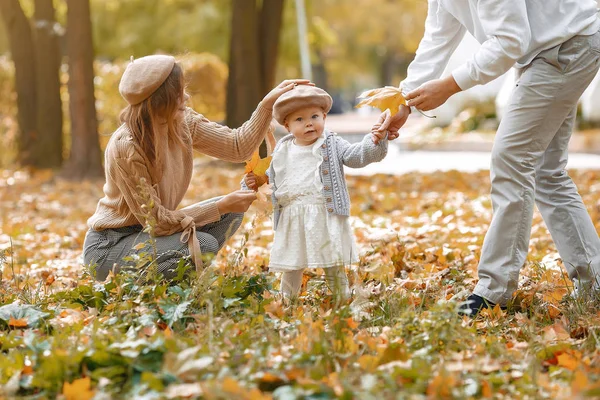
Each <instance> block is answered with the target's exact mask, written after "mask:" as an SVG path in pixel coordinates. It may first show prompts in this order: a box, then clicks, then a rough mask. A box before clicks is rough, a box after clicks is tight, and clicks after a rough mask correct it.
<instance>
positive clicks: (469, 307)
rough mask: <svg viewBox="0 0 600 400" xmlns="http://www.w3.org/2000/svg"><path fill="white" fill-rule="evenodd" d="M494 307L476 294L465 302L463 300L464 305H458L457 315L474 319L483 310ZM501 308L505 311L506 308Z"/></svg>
mask: <svg viewBox="0 0 600 400" xmlns="http://www.w3.org/2000/svg"><path fill="white" fill-rule="evenodd" d="M495 306H496V304H495V303H492V302H491V301H488V300H486V299H484V298H483V297H481V296H477V295H476V294H472V295H470V296H469V298H468V299H467V300H465V302H464V303H462V304H461V305H460V307H459V308H458V315H466V316H468V317H471V318H474V317H475V316H477V314H479V312H480V311H481V310H483V309H484V308H494V307H495ZM501 308H502V309H503V310H506V307H501Z"/></svg>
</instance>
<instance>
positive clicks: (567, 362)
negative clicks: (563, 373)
mask: <svg viewBox="0 0 600 400" xmlns="http://www.w3.org/2000/svg"><path fill="white" fill-rule="evenodd" d="M556 359H557V360H558V365H559V366H561V367H563V368H566V369H568V370H571V371H575V369H576V368H577V366H578V365H579V361H578V360H577V359H576V358H575V357H574V356H573V355H572V354H569V353H562V354H559V355H557V356H556Z"/></svg>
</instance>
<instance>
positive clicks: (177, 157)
mask: <svg viewBox="0 0 600 400" xmlns="http://www.w3.org/2000/svg"><path fill="white" fill-rule="evenodd" d="M303 83H308V81H284V82H282V83H281V84H280V85H279V86H277V87H276V88H274V89H273V90H272V91H271V92H270V93H269V94H267V95H266V96H265V98H264V99H263V100H262V101H261V103H260V104H259V105H258V107H257V108H256V111H255V112H254V114H253V115H252V117H251V118H250V120H248V121H247V122H246V123H244V124H243V125H242V126H241V127H240V128H238V129H230V128H228V127H226V126H222V125H219V124H217V123H213V122H210V121H209V120H207V119H206V118H204V117H203V116H202V115H200V114H198V113H196V112H194V111H193V110H191V109H190V108H187V107H186V106H185V103H186V100H187V99H188V96H187V94H186V93H185V91H184V76H183V71H182V69H181V67H180V65H179V64H178V63H177V62H176V60H175V58H174V57H172V56H166V55H154V56H147V57H142V58H140V59H137V60H134V61H132V62H131V63H130V64H129V65H128V66H127V68H126V70H125V72H124V73H123V76H122V78H121V82H120V84H119V91H120V93H121V95H122V96H123V97H124V98H125V100H126V101H127V103H128V105H127V107H126V108H125V109H124V110H123V112H122V113H121V122H122V125H121V126H120V127H119V128H118V129H117V130H116V132H114V133H113V135H112V137H111V139H110V141H109V143H108V146H107V148H106V151H105V163H104V169H105V175H106V184H105V185H104V197H103V198H102V199H100V201H99V202H98V206H97V208H96V212H95V213H94V215H93V216H92V217H91V218H90V219H89V220H88V225H89V228H90V230H89V231H88V233H87V235H86V238H85V243H84V250H83V259H84V263H85V264H86V265H87V266H89V267H91V268H93V270H94V273H95V276H96V279H97V280H104V279H105V278H106V277H107V276H108V274H109V272H110V271H111V270H114V271H115V272H118V270H119V269H120V268H121V267H124V266H127V265H128V264H127V262H125V261H123V260H122V259H123V257H126V256H131V255H133V254H135V252H136V251H138V250H136V248H138V247H139V246H136V245H137V244H138V243H143V242H146V241H147V240H148V239H149V235H148V233H146V232H144V228H143V226H145V225H146V222H147V221H148V220H151V221H152V222H151V225H152V226H153V228H154V230H153V234H154V235H155V236H156V254H157V268H158V271H159V272H160V273H162V274H163V275H164V276H165V277H166V278H171V277H173V276H174V270H175V268H176V267H177V264H178V261H179V260H180V259H181V258H182V257H186V256H189V255H191V256H192V260H193V262H194V264H195V265H196V268H199V267H200V266H201V259H200V254H201V253H208V254H216V253H217V252H218V251H219V250H220V249H221V247H222V246H223V244H224V243H225V241H226V240H227V239H228V238H229V237H230V236H231V235H232V234H233V233H234V232H235V231H236V230H237V229H238V227H239V226H240V223H241V221H242V216H243V213H244V212H245V211H246V210H247V209H248V207H249V206H250V204H251V203H252V202H253V201H254V200H255V199H256V196H255V194H254V192H252V191H248V190H238V191H235V192H233V193H230V194H227V195H225V196H222V197H218V198H214V199H209V200H206V201H202V202H199V203H196V204H193V205H191V206H188V207H185V208H182V209H177V207H178V205H179V203H180V202H181V200H182V199H183V197H184V195H185V192H186V191H187V189H188V186H189V184H190V180H191V176H192V168H193V150H197V151H199V152H201V153H204V154H206V155H209V156H212V157H216V158H219V159H221V160H225V161H230V162H242V161H244V160H246V159H249V158H250V156H251V154H252V153H253V152H254V150H255V149H256V148H257V147H258V146H259V144H260V142H261V141H262V140H263V138H264V136H265V134H266V133H267V132H268V131H269V129H270V124H271V115H272V108H273V104H274V103H275V100H277V98H278V97H279V96H280V95H282V94H283V93H285V92H286V91H288V90H290V89H292V88H293V87H294V85H296V84H303ZM140 251H147V249H145V250H140Z"/></svg>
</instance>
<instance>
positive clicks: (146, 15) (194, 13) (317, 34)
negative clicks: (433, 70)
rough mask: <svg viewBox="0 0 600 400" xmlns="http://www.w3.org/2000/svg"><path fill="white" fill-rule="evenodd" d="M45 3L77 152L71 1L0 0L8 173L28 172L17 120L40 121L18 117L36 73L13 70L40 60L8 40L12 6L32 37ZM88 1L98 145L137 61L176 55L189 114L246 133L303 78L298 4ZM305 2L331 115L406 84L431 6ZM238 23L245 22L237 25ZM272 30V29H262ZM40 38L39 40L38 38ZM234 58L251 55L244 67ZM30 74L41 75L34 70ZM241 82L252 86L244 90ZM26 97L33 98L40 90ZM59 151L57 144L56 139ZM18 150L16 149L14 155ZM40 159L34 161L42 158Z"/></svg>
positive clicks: (67, 142)
mask: <svg viewBox="0 0 600 400" xmlns="http://www.w3.org/2000/svg"><path fill="white" fill-rule="evenodd" d="M43 1H45V2H46V5H47V4H48V3H50V2H51V3H52V5H53V6H54V12H55V19H56V21H57V23H56V24H54V25H53V26H54V32H58V33H59V35H58V36H55V38H56V39H58V43H57V47H58V52H59V59H60V60H61V61H62V68H61V80H62V83H63V84H62V86H61V94H62V99H63V115H64V120H65V123H64V128H63V134H64V143H63V144H62V147H63V151H62V154H63V158H64V159H68V158H69V157H70V153H71V151H75V148H74V147H71V141H72V140H71V130H72V129H71V126H72V122H71V117H70V116H69V113H68V109H69V93H68V91H67V90H66V82H68V80H69V77H68V68H67V66H66V62H67V60H68V58H67V55H68V54H67V53H68V48H69V47H68V40H67V37H68V34H66V35H65V34H62V33H63V32H64V31H66V29H65V28H64V27H65V26H66V23H67V10H68V2H67V1H66V0H0V6H1V7H2V8H1V9H0V12H1V13H2V18H0V88H7V89H8V90H7V91H3V93H7V94H8V95H3V96H1V97H0V145H2V154H0V163H4V164H5V165H6V164H7V163H9V164H13V163H15V162H19V163H20V164H21V165H23V158H22V157H21V158H19V155H21V156H22V155H23V154H22V147H19V146H16V142H17V140H16V139H17V138H18V137H19V135H18V134H17V131H18V129H17V128H16V126H17V124H16V123H15V121H17V120H18V121H22V122H23V123H29V124H30V125H31V124H32V121H34V120H36V119H37V116H36V117H32V118H23V117H22V116H21V114H19V118H17V112H18V113H22V112H27V110H28V108H27V105H26V104H22V103H23V102H25V100H26V99H22V98H19V99H18V100H17V97H16V95H15V93H16V86H15V85H17V86H18V85H23V78H22V76H23V75H24V74H25V73H27V70H28V68H30V65H29V66H28V65H27V64H26V63H25V64H23V65H25V66H24V67H17V68H16V70H17V71H18V73H17V74H16V76H15V66H14V65H13V62H15V64H16V63H18V62H19V61H18V60H19V59H25V60H26V59H30V58H31V59H34V58H35V57H36V56H35V55H29V56H23V55H22V54H20V53H19V51H25V50H27V48H28V46H25V45H21V46H19V47H18V48H13V47H11V44H10V41H9V37H10V35H9V32H10V29H12V28H11V26H10V25H8V24H7V21H6V20H7V16H8V14H7V13H6V12H5V8H6V6H7V4H9V3H13V6H14V5H15V4H18V5H20V7H19V8H20V9H21V10H22V14H23V15H24V16H25V17H26V18H27V21H28V24H29V26H30V32H31V30H32V28H31V27H33V26H37V25H36V21H37V20H38V19H39V18H37V17H36V16H35V15H34V12H35V10H36V6H37V3H42V2H43ZM86 1H89V3H90V17H91V19H90V22H91V32H92V38H93V50H94V54H95V66H94V71H95V77H94V80H93V82H94V88H95V99H96V101H95V106H96V111H97V119H98V132H99V134H100V143H101V146H104V145H105V143H106V141H107V139H108V135H110V134H111V133H112V131H114V129H115V128H116V127H117V126H118V124H119V120H118V114H119V112H120V110H121V109H122V108H123V107H124V106H125V101H124V100H123V99H121V97H120V96H119V94H118V81H119V78H120V74H121V73H122V71H123V68H124V66H125V65H126V64H127V62H128V60H129V57H130V56H132V55H133V56H134V57H140V56H143V55H147V54H154V53H171V54H175V55H176V56H178V57H179V58H180V59H181V60H182V63H183V64H184V67H185V70H186V72H187V79H188V82H189V90H190V92H191V94H192V95H193V99H192V106H193V107H194V108H195V109H196V110H197V111H198V112H200V113H202V114H204V115H206V116H207V117H208V118H209V119H213V120H216V121H220V122H223V121H225V120H226V121H227V122H228V123H230V124H231V125H232V126H236V125H239V124H240V123H242V122H243V121H244V120H245V119H246V118H247V117H248V116H249V113H251V111H252V110H253V109H254V108H255V107H256V104H257V103H258V101H259V100H260V99H261V98H262V96H263V95H264V93H266V91H268V89H269V88H270V87H271V86H272V85H274V84H275V83H277V82H279V81H280V80H282V79H286V78H294V77H299V76H300V75H301V73H300V56H299V50H298V49H299V47H298V30H297V25H296V10H295V2H294V1H292V0H287V1H285V0H228V1H225V0H86ZM305 2H306V8H307V21H308V36H309V37H308V40H309V44H310V50H311V62H312V67H313V79H314V80H315V82H316V83H317V84H318V85H319V86H322V87H324V88H325V89H327V90H328V91H330V93H331V94H332V95H333V96H334V99H335V100H336V101H335V103H336V107H337V109H334V110H333V112H341V111H344V110H347V109H348V108H349V107H351V105H352V103H353V101H354V98H355V96H356V94H357V93H358V92H360V91H362V90H363V89H366V88H370V87H375V86H381V85H384V84H391V85H397V84H398V83H399V82H400V80H401V79H402V77H403V74H404V72H405V70H406V66H407V65H408V62H409V61H410V60H411V59H412V57H413V55H414V51H415V49H416V47H417V45H418V42H419V40H420V38H421V36H422V32H423V22H424V19H425V15H426V11H427V1H425V0H355V1H352V2H349V1H347V0H305ZM265 7H266V8H265ZM246 8H247V10H246ZM251 10H254V11H251ZM261 10H265V12H266V11H268V12H269V13H270V14H265V12H263V11H261ZM42 19H43V20H50V19H49V18H47V17H44V18H42ZM234 20H235V21H241V22H239V23H234V22H233V21H234ZM265 21H266V22H267V23H265ZM22 25H23V24H22ZM38 25H39V24H38ZM247 25H248V26H251V27H250V28H248V27H247ZM278 25H279V26H278ZM232 27H234V28H232ZM241 28H243V29H241ZM265 28H266V29H268V31H264V30H262V31H261V29H265ZM244 29H246V30H244ZM248 29H249V30H248ZM244 32H255V33H254V34H252V33H244ZM277 32H279V33H277ZM34 36H35V35H32V40H35V38H34ZM19 40H21V41H26V40H27V38H26V36H19ZM232 43H233V44H234V46H231V44H232ZM236 46H237V47H236ZM11 49H12V51H11ZM15 49H16V50H15ZM249 49H250V50H249ZM17 50H18V51H17ZM33 51H35V50H33ZM236 54H237V55H240V54H244V58H243V59H242V61H240V59H239V57H238V56H237V55H236ZM248 54H249V55H248ZM265 60H268V61H267V62H266V61H265ZM228 64H229V65H228ZM236 65H238V66H241V67H240V68H237V67H235V66H236ZM265 68H266V69H265ZM269 68H271V69H270V70H269ZM31 73H33V74H35V70H34V72H31V71H30V72H29V74H31ZM257 76H258V77H259V78H257ZM228 80H229V85H228V83H227V82H228ZM25 81H27V80H25ZM240 82H244V83H247V85H246V86H243V85H240ZM248 85H250V86H251V88H249V86H248ZM228 86H229V90H228V89H227V88H228ZM234 89H235V90H234ZM29 90H30V91H32V92H33V94H32V96H33V97H34V98H35V89H31V88H30V89H29ZM46 92H48V93H56V90H55V89H44V93H46ZM227 98H228V99H227ZM35 102H37V100H35ZM29 103H31V100H29ZM16 104H18V105H19V107H16V106H15V105H16ZM34 104H35V103H34ZM227 104H229V107H228V106H227ZM342 106H343V107H342ZM34 110H35V108H34ZM48 126H49V125H48ZM36 129H37V128H36ZM29 130H30V129H29ZM26 131H27V130H26ZM44 136H45V137H48V138H50V137H53V136H52V135H51V134H50V133H49V132H44ZM53 143H59V140H54V141H53ZM11 148H12V149H15V151H14V152H10V151H9V149H11ZM72 149H73V150H72ZM34 158H35V159H36V160H37V159H38V158H39V156H35V157H34Z"/></svg>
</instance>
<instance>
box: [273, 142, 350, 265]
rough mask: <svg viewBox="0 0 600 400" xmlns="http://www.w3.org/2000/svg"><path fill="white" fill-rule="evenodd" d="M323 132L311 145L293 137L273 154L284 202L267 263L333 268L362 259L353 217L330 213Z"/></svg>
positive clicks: (279, 199) (279, 198) (279, 196)
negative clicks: (300, 143)
mask: <svg viewBox="0 0 600 400" xmlns="http://www.w3.org/2000/svg"><path fill="white" fill-rule="evenodd" d="M324 141H325V139H324V137H321V138H319V139H318V140H317V141H316V142H315V143H313V144H312V145H310V146H298V145H296V144H295V143H294V140H289V141H287V142H285V143H284V144H282V146H281V148H280V149H279V151H277V153H275V154H274V155H273V160H272V163H273V169H274V171H275V186H276V187H277V190H276V191H275V193H274V194H275V197H276V199H277V202H278V203H279V204H280V206H281V207H282V209H281V211H280V214H279V221H278V224H277V230H276V232H275V239H274V241H273V247H272V249H271V259H270V264H269V268H270V269H271V270H272V271H296V270H301V269H304V268H330V267H337V266H344V265H349V264H352V263H355V262H357V261H358V252H357V248H356V244H355V242H354V235H353V234H352V228H351V227H350V223H349V218H348V217H346V216H343V215H337V214H331V213H329V212H327V209H326V206H325V198H324V197H323V192H322V190H323V183H322V182H321V175H320V173H319V167H320V165H321V163H322V162H323V156H322V155H321V144H322V143H323V142H324Z"/></svg>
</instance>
